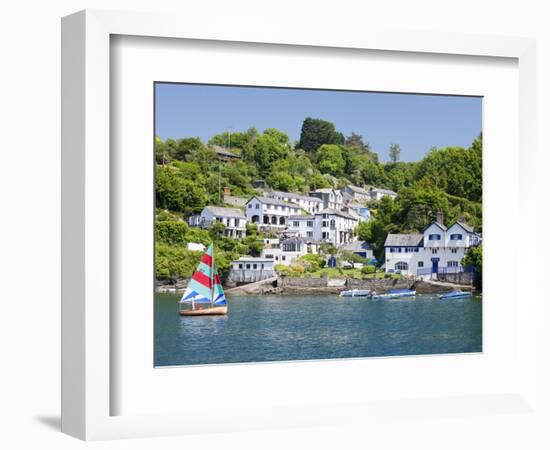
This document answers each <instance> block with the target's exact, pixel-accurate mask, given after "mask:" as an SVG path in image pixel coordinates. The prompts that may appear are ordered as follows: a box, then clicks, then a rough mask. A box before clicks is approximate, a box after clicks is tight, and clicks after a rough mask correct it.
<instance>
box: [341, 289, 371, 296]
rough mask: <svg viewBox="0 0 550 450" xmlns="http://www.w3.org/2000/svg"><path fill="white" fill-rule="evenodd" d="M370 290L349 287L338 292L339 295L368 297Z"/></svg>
mask: <svg viewBox="0 0 550 450" xmlns="http://www.w3.org/2000/svg"><path fill="white" fill-rule="evenodd" d="M369 295H370V291H369V290H368V289H350V290H349V291H342V292H340V297H368V296H369Z"/></svg>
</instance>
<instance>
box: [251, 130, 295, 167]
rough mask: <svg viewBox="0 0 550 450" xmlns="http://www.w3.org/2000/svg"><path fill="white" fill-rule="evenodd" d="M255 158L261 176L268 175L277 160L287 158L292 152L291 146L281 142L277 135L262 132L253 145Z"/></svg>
mask: <svg viewBox="0 0 550 450" xmlns="http://www.w3.org/2000/svg"><path fill="white" fill-rule="evenodd" d="M253 150H254V159H255V162H256V164H257V167H258V172H259V174H260V175H261V176H267V175H268V174H269V172H270V170H271V166H272V165H273V163H274V162H275V161H279V160H281V159H284V158H286V157H287V156H288V155H289V153H290V147H288V146H286V145H284V144H281V142H280V141H279V140H278V138H277V137H273V135H270V134H262V135H261V136H260V137H258V139H257V140H256V142H255V143H254V145H253Z"/></svg>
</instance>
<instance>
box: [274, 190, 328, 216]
mask: <svg viewBox="0 0 550 450" xmlns="http://www.w3.org/2000/svg"><path fill="white" fill-rule="evenodd" d="M264 197H269V198H275V199H277V200H282V201H284V202H287V203H294V204H296V205H298V206H299V207H300V208H302V209H303V210H304V211H307V212H308V213H310V214H314V213H316V212H319V211H320V210H321V209H322V205H323V202H322V201H321V199H320V198H318V197H309V196H307V195H300V194H295V193H293V192H283V191H268V192H264Z"/></svg>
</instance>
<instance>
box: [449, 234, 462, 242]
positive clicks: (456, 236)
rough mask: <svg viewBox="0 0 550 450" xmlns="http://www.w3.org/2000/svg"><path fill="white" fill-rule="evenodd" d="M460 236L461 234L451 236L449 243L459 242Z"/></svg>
mask: <svg viewBox="0 0 550 450" xmlns="http://www.w3.org/2000/svg"><path fill="white" fill-rule="evenodd" d="M461 240H462V235H461V234H451V241H461Z"/></svg>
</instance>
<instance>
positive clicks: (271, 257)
mask: <svg viewBox="0 0 550 450" xmlns="http://www.w3.org/2000/svg"><path fill="white" fill-rule="evenodd" d="M265 257H266V258H267V259H273V255H265Z"/></svg>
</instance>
